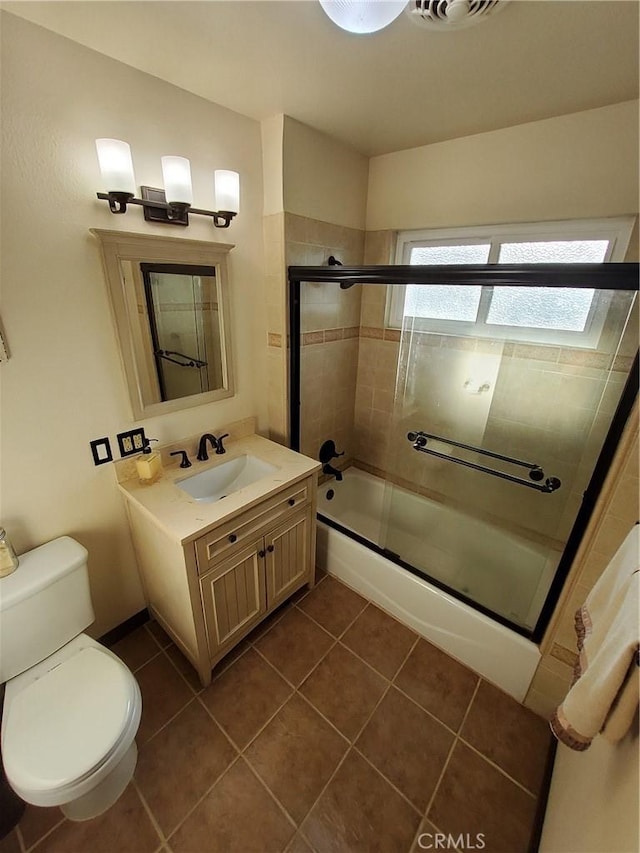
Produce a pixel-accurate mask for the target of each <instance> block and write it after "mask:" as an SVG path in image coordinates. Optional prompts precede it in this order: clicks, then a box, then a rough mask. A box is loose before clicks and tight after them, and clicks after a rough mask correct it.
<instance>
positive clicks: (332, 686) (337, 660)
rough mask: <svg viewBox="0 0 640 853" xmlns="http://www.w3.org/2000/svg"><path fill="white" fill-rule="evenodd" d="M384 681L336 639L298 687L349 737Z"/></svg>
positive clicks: (364, 718) (362, 721) (381, 690)
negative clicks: (329, 649)
mask: <svg viewBox="0 0 640 853" xmlns="http://www.w3.org/2000/svg"><path fill="white" fill-rule="evenodd" d="M388 683H389V682H388V681H386V680H385V679H384V678H383V677H382V676H381V675H378V673H377V672H375V671H374V670H373V669H371V667H369V666H367V664H366V663H363V662H362V661H361V660H360V659H359V658H357V657H356V656H355V655H353V654H351V652H350V651H349V650H348V649H346V648H345V647H344V646H343V645H341V644H340V643H338V644H337V645H335V646H334V647H333V648H332V649H331V651H329V653H328V654H327V656H326V657H325V658H324V660H322V661H321V663H320V664H319V666H317V667H316V668H315V669H314V671H313V672H312V673H311V675H310V676H309V677H308V678H307V680H306V681H305V682H303V684H302V685H301V686H300V688H299V690H300V693H302V694H304V695H305V696H306V697H307V699H309V701H310V702H312V703H313V704H314V705H315V707H316V708H317V709H318V710H319V711H320V713H321V714H323V715H324V716H325V717H326V718H327V719H328V720H330V721H331V722H332V723H333V725H334V726H335V727H336V728H337V729H339V730H340V731H341V732H342V734H343V735H344V736H345V737H347V738H349V739H350V740H351V739H353V738H354V737H355V736H356V735H357V734H358V732H359V731H360V729H361V728H362V726H363V725H364V724H365V722H366V721H367V718H368V717H369V714H370V713H371V712H372V711H373V709H374V708H375V706H376V703H377V702H378V700H379V699H380V697H381V696H382V694H383V693H384V691H385V690H386V689H387V686H388Z"/></svg>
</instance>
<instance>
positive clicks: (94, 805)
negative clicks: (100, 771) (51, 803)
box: [60, 740, 138, 821]
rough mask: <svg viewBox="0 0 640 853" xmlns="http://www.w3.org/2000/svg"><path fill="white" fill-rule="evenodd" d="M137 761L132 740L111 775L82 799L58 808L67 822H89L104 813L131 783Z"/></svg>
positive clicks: (136, 751) (79, 798)
mask: <svg viewBox="0 0 640 853" xmlns="http://www.w3.org/2000/svg"><path fill="white" fill-rule="evenodd" d="M137 761H138V748H137V746H136V742H135V740H134V741H132V743H131V746H130V747H129V749H128V750H127V751H126V752H125V754H124V756H123V757H122V760H121V761H119V762H118V764H117V765H116V766H115V767H114V768H113V770H112V771H111V773H109V775H108V776H107V777H106V778H105V779H103V780H102V782H100V784H98V785H96V787H95V788H93V789H92V790H91V791H89V792H88V793H86V794H84V795H83V796H82V797H78V799H77V800H71V802H69V803H63V804H62V805H61V806H60V809H61V811H62V813H63V814H64V815H65V817H68V818H69V820H75V821H82V820H91V818H94V817H98V815H101V814H103V812H106V811H107V809H110V808H111V806H112V805H113V804H114V803H115V802H116V800H117V799H118V798H119V797H120V796H121V794H122V793H123V792H124V789H125V788H126V787H127V785H128V784H129V782H130V781H131V778H132V776H133V771H134V770H135V769H136V763H137Z"/></svg>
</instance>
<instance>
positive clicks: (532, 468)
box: [407, 430, 562, 494]
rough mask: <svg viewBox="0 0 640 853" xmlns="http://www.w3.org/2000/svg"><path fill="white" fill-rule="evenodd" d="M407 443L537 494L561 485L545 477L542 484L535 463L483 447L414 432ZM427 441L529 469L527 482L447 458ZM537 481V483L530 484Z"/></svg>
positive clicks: (540, 474)
mask: <svg viewBox="0 0 640 853" xmlns="http://www.w3.org/2000/svg"><path fill="white" fill-rule="evenodd" d="M407 438H408V439H409V441H411V442H413V449H414V450H419V451H420V453H428V454H429V456H436V457H437V458H438V459H447V460H448V461H449V462H455V464H456V465H464V467H465V468H473V470H474V471H482V472H483V473H485V474H491V476H492V477H499V478H500V479H501V480H508V481H509V482H510V483H517V484H518V485H520V486H526V487H527V488H528V489H536V490H537V491H538V492H543V493H545V494H549V493H551V492H555V491H556V490H557V489H559V488H560V486H561V485H562V483H561V481H560V480H559V479H558V478H557V477H547V479H546V480H545V481H544V483H541V482H540V480H542V479H543V478H544V471H543V470H542V468H541V467H540V466H539V465H536V463H535V462H524V461H523V460H522V459H514V458H513V457H512V456H504V455H503V454H502V453H494V452H493V451H492V450H485V449H484V448H483V447H474V446H473V445H471V444H463V443H462V442H461V441H454V440H453V439H451V438H443V437H442V436H441V435H433V434H432V433H428V432H422V430H416V431H415V432H409V433H407ZM429 439H433V440H434V441H441V442H445V443H446V444H452V445H453V446H454V447H461V448H463V449H464V450H471V451H473V452H474V453H480V454H481V455H482V456H490V457H491V458H492V459H499V460H500V461H502V462H509V463H510V464H511V465H520V466H521V467H523V468H528V469H529V477H530V479H529V480H525V479H524V478H523V477H514V476H513V474H505V473H503V472H502V471H496V470H494V469H493V468H487V467H486V466H484V465H478V464H476V463H475V462H468V461H467V460H465V459H457V458H456V457H455V456H448V455H447V454H446V453H439V452H438V451H437V450H430V449H429V447H428V446H427V445H428V443H429ZM532 481H537V482H532Z"/></svg>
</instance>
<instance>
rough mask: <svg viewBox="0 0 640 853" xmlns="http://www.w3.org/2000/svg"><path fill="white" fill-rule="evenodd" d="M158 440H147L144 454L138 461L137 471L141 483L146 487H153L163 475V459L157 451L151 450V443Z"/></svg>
mask: <svg viewBox="0 0 640 853" xmlns="http://www.w3.org/2000/svg"><path fill="white" fill-rule="evenodd" d="M157 440H158V439H157V438H145V446H144V448H143V450H142V453H141V454H140V456H138V458H137V459H136V470H137V472H138V477H139V478H140V482H141V483H143V484H144V485H147V486H148V485H151V483H155V481H156V480H157V479H158V478H159V477H160V475H161V474H162V459H161V457H160V453H159V452H158V451H157V450H151V445H150V442H152V441H157Z"/></svg>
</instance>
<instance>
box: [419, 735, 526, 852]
mask: <svg viewBox="0 0 640 853" xmlns="http://www.w3.org/2000/svg"><path fill="white" fill-rule="evenodd" d="M535 813H536V801H535V799H534V798H533V797H531V796H530V795H529V794H527V793H526V792H525V791H523V790H522V788H519V787H518V786H517V785H516V784H515V783H514V782H512V781H511V780H510V779H507V777H506V776H504V775H503V774H502V773H501V772H500V771H499V770H496V768H495V767H493V766H492V765H491V764H489V762H488V761H485V759H484V758H482V756H480V755H478V754H477V753H475V752H473V750H471V749H469V747H468V746H465V744H463V743H461V742H460V741H458V742H457V743H456V745H455V747H454V750H453V754H452V756H451V758H450V760H449V763H448V764H447V769H446V770H445V774H444V776H443V779H442V782H441V783H440V786H439V787H438V791H437V793H436V796H435V799H434V801H433V804H432V806H431V808H430V810H429V813H428V815H427V817H428V818H429V819H430V820H431V821H433V823H434V824H435V825H436V826H438V827H439V828H440V829H441V830H442V832H444V833H451V834H453V835H456V836H457V835H460V833H469V835H470V836H471V837H472V838H475V837H476V835H477V834H478V833H483V835H484V843H485V850H486V851H487V853H527V850H528V848H529V839H530V836H531V831H532V827H533V822H534V818H535Z"/></svg>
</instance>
